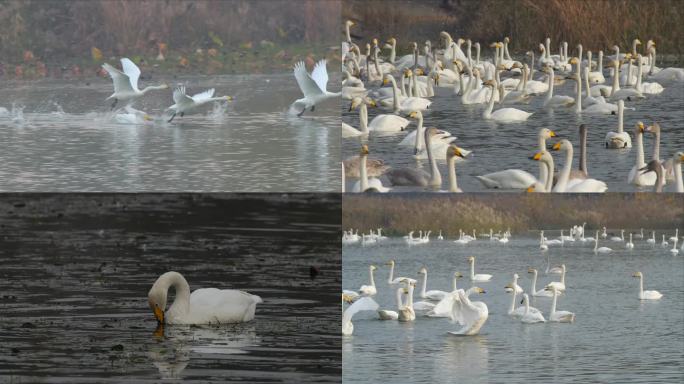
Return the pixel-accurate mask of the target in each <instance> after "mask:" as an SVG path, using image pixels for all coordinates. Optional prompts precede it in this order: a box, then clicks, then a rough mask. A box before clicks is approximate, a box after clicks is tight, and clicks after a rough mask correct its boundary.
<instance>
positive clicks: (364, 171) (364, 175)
mask: <svg viewBox="0 0 684 384" xmlns="http://www.w3.org/2000/svg"><path fill="white" fill-rule="evenodd" d="M359 156H360V160H361V161H360V162H361V165H360V168H359V173H360V174H361V179H360V180H359V181H357V182H356V183H354V186H353V187H352V192H366V191H369V190H370V191H377V192H387V191H389V190H390V189H389V188H386V187H384V186H383V185H382V182H381V181H380V179H376V178H375V177H372V178H370V179H369V178H368V168H366V163H367V159H368V145H366V144H364V145H362V146H361V152H360V154H359Z"/></svg>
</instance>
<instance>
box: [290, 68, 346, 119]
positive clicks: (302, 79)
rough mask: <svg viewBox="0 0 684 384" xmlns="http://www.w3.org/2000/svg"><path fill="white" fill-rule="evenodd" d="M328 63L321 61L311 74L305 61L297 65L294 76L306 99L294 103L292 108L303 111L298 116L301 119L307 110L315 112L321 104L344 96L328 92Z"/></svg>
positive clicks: (339, 93)
mask: <svg viewBox="0 0 684 384" xmlns="http://www.w3.org/2000/svg"><path fill="white" fill-rule="evenodd" d="M326 63H327V61H326V60H325V59H323V60H320V61H319V62H318V63H316V65H315V66H314V69H313V71H311V74H309V73H308V72H307V70H306V65H305V64H304V62H303V61H300V62H298V63H297V64H295V66H294V76H295V79H296V80H297V84H298V85H299V89H300V90H301V91H302V94H304V97H302V98H300V99H297V100H295V102H294V103H292V107H293V108H294V109H295V110H300V109H301V112H299V113H298V114H297V116H299V117H301V116H302V115H303V114H304V112H305V111H306V110H307V109H310V110H311V112H313V111H314V109H315V108H316V105H318V104H319V103H322V102H324V101H326V100H328V99H332V98H335V97H339V96H341V95H342V93H341V92H328V90H327V87H328V69H327V68H326Z"/></svg>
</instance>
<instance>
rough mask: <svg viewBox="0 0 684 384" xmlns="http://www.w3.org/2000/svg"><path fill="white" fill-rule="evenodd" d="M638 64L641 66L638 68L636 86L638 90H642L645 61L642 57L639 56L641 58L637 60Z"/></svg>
mask: <svg viewBox="0 0 684 384" xmlns="http://www.w3.org/2000/svg"><path fill="white" fill-rule="evenodd" d="M637 65H638V66H639V68H638V69H637V82H636V85H635V86H634V87H635V88H636V90H637V91H639V92H641V91H642V90H643V87H642V85H641V76H643V75H644V70H643V61H642V60H641V57H639V60H638V61H637Z"/></svg>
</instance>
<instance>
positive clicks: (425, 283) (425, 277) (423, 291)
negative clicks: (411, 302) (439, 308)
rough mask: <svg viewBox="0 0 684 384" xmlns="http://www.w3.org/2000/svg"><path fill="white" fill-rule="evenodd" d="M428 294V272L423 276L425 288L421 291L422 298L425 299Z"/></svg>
mask: <svg viewBox="0 0 684 384" xmlns="http://www.w3.org/2000/svg"><path fill="white" fill-rule="evenodd" d="M425 292H427V271H426V272H425V273H424V274H423V286H422V287H421V289H420V297H425Z"/></svg>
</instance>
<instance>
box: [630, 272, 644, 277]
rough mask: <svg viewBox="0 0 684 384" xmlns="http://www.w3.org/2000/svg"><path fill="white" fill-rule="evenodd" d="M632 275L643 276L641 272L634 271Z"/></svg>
mask: <svg viewBox="0 0 684 384" xmlns="http://www.w3.org/2000/svg"><path fill="white" fill-rule="evenodd" d="M632 277H643V275H642V274H641V272H634V273H633V274H632Z"/></svg>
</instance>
